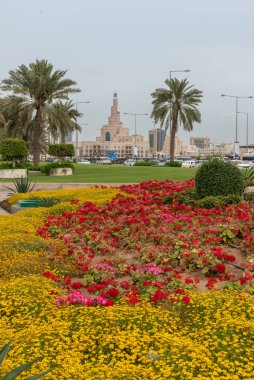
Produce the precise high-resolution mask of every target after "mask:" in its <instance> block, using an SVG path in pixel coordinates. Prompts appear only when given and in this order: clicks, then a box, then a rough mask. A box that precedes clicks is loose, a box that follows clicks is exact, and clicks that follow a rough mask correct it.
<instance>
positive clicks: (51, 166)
mask: <svg viewBox="0 0 254 380" xmlns="http://www.w3.org/2000/svg"><path fill="white" fill-rule="evenodd" d="M57 168H71V169H72V170H73V172H74V165H73V163H72V162H71V161H67V160H66V161H62V162H52V163H49V164H46V165H42V166H41V172H42V173H45V174H46V175H50V169H57Z"/></svg>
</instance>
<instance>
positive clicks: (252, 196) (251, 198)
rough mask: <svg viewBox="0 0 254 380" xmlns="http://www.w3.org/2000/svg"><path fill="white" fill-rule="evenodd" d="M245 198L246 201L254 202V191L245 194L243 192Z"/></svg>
mask: <svg viewBox="0 0 254 380" xmlns="http://www.w3.org/2000/svg"><path fill="white" fill-rule="evenodd" d="M243 199H244V200H245V201H250V202H254V193H253V192H250V193H244V194H243Z"/></svg>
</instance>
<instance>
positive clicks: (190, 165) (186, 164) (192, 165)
mask: <svg viewBox="0 0 254 380" xmlns="http://www.w3.org/2000/svg"><path fill="white" fill-rule="evenodd" d="M195 166H196V161H194V160H193V161H182V168H195Z"/></svg>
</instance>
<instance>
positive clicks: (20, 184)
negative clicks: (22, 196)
mask: <svg viewBox="0 0 254 380" xmlns="http://www.w3.org/2000/svg"><path fill="white" fill-rule="evenodd" d="M14 186H15V188H14V189H12V188H11V187H8V186H5V188H6V189H8V190H10V191H11V192H12V193H30V192H31V191H33V189H34V187H35V183H32V181H31V180H30V179H29V178H28V177H23V176H21V177H19V178H14Z"/></svg>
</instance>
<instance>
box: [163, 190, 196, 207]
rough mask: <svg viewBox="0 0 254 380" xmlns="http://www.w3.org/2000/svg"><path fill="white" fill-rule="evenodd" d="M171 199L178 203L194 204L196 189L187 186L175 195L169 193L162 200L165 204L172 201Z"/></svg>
mask: <svg viewBox="0 0 254 380" xmlns="http://www.w3.org/2000/svg"><path fill="white" fill-rule="evenodd" d="M173 200H177V202H178V203H180V204H185V205H188V206H191V205H193V206H194V205H195V202H196V200H197V194H196V189H194V188H187V189H185V190H183V191H181V192H180V193H177V194H176V195H170V196H167V197H165V198H163V200H162V202H163V203H165V204H170V203H172V202H173Z"/></svg>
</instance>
